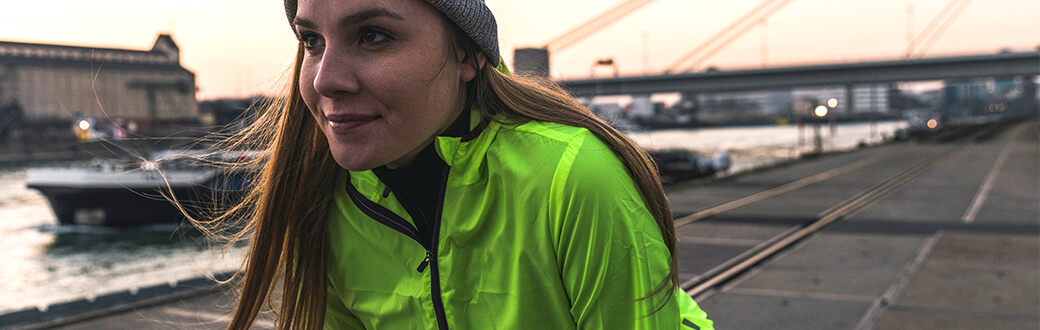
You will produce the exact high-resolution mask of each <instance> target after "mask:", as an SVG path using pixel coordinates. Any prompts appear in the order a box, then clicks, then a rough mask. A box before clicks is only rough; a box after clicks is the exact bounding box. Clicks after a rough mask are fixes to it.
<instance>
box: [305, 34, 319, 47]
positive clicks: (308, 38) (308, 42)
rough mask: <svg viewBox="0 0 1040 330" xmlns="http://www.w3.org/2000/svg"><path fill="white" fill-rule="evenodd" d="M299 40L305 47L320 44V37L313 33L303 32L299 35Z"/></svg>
mask: <svg viewBox="0 0 1040 330" xmlns="http://www.w3.org/2000/svg"><path fill="white" fill-rule="evenodd" d="M300 42H302V43H303V47H304V48H306V49H314V47H318V46H320V45H321V39H319V38H318V36H316V35H313V34H304V35H301V36H300Z"/></svg>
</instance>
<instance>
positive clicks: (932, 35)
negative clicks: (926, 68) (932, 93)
mask: <svg viewBox="0 0 1040 330" xmlns="http://www.w3.org/2000/svg"><path fill="white" fill-rule="evenodd" d="M970 3H971V0H950V2H948V3H946V6H944V7H943V8H942V9H941V10H939V13H938V14H936V15H935V17H934V18H932V21H931V22H928V26H925V28H924V30H921V34H919V35H917V37H916V38H913V39H912V40H911V41H910V42H909V45H908V46H907V50H906V58H907V59H910V58H911V57H916V58H922V57H924V54H925V53H927V52H928V50H929V49H931V48H932V44H934V43H935V41H937V40H939V37H941V36H942V35H943V33H945V32H946V29H947V28H949V27H950V24H952V23H953V21H955V20H957V17H958V16H960V14H961V13H962V12H964V9H965V8H968V4H970ZM922 40H923V42H921V41H922ZM912 45H920V47H919V48H915V47H913V46H912ZM915 53H917V54H918V55H917V56H914V54H915Z"/></svg>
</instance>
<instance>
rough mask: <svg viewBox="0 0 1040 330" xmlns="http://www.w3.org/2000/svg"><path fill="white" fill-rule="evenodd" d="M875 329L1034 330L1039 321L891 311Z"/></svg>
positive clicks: (882, 317)
mask: <svg viewBox="0 0 1040 330" xmlns="http://www.w3.org/2000/svg"><path fill="white" fill-rule="evenodd" d="M874 328H875V329H907V330H931V329H936V330H940V329H942V330H945V329H1001V330H1036V329H1038V328H1040V319H1032V320H1029V319H1020V318H1008V317H1006V316H989V315H978V314H968V313H950V312H948V311H938V312H936V311H922V310H914V311H900V310H890V311H888V312H886V313H885V314H883V315H882V316H881V318H880V319H879V320H878V321H877V323H875V327H874Z"/></svg>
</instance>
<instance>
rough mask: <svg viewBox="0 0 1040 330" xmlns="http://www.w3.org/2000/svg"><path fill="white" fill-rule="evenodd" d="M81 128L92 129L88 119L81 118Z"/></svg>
mask: <svg viewBox="0 0 1040 330" xmlns="http://www.w3.org/2000/svg"><path fill="white" fill-rule="evenodd" d="M79 129H81V130H84V131H86V130H88V129H90V122H89V121H86V120H80V121H79Z"/></svg>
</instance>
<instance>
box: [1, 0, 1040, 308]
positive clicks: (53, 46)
mask: <svg viewBox="0 0 1040 330" xmlns="http://www.w3.org/2000/svg"><path fill="white" fill-rule="evenodd" d="M487 5H488V6H489V7H490V8H491V10H492V11H493V12H494V13H495V14H496V18H497V21H498V26H499V39H500V46H501V49H502V56H503V59H504V61H505V63H506V64H507V65H509V66H510V68H511V69H512V70H514V71H516V72H518V73H520V74H525V75H532V76H539V77H547V78H549V79H552V80H553V81H555V82H557V83H559V84H560V85H561V86H563V87H564V88H566V89H568V90H569V91H571V92H572V94H573V95H574V96H575V97H576V98H577V99H578V100H580V101H581V102H583V103H585V104H587V105H588V106H589V107H590V108H591V109H592V110H593V111H594V112H595V113H596V114H597V115H599V116H601V117H602V118H604V119H607V120H608V121H610V122H612V123H614V124H615V126H616V127H617V128H619V129H621V130H622V131H624V132H626V134H628V135H629V136H630V137H631V138H633V139H634V140H635V141H636V142H637V143H639V144H640V145H642V146H644V147H645V148H647V149H648V150H650V151H652V152H653V153H654V156H655V158H656V159H657V161H658V163H659V164H662V166H664V164H669V163H686V165H690V164H693V165H692V167H691V166H686V167H682V166H680V169H676V170H674V171H671V170H665V169H663V168H662V174H663V175H665V179H666V181H667V183H669V184H674V183H678V182H682V181H686V180H690V179H696V178H701V177H716V178H717V177H724V176H728V175H734V174H738V173H742V172H747V171H750V170H755V169H761V168H766V167H769V166H772V165H775V164H780V163H783V162H786V161H790V160H793V159H800V158H803V157H806V156H807V155H818V154H820V153H828V152H841V151H847V150H853V149H856V148H862V147H867V146H873V145H879V144H885V143H889V142H893V141H900V140H907V139H911V138H913V137H914V136H915V135H918V134H930V133H934V132H936V131H938V130H941V129H943V128H945V127H963V126H966V125H975V124H981V123H987V122H996V121H1001V120H1006V119H1008V118H1019V117H1031V116H1035V115H1036V114H1037V113H1038V111H1040V110H1038V106H1037V104H1038V98H1037V95H1038V87H1037V84H1038V82H1040V80H1038V77H1037V74H1038V73H1040V72H1037V71H1036V70H1035V69H1034V67H1035V66H1036V65H1037V63H1038V62H1040V60H1038V52H1040V19H1038V17H1040V2H1038V1H1034V0H987V1H970V0H951V1H945V0H879V1H829V0H766V1H762V0H742V1H690V0H657V1H653V0H596V1H593V0H570V1H548V0H526V1H504V0H488V1H487ZM2 6H3V15H2V16H3V19H0V219H2V221H0V244H2V245H3V246H5V248H4V249H3V251H2V252H0V260H4V265H3V267H2V268H0V313H5V312H11V311H18V310H24V309H27V308H30V309H37V310H41V311H45V310H47V308H48V306H51V305H53V304H59V303H62V302H67V301H73V300H78V299H79V300H82V299H86V300H89V301H93V299H96V297H98V296H102V295H105V294H108V293H112V292H117V291H122V290H137V288H143V287H149V286H155V285H170V286H175V284H176V283H177V282H178V281H184V280H188V279H192V278H198V277H205V276H213V274H220V273H223V272H226V271H229V270H234V269H236V267H238V266H239V263H240V262H241V252H242V250H241V249H242V247H241V246H233V247H231V248H230V249H227V250H222V249H221V246H222V245H221V244H219V243H218V242H216V241H213V240H212V239H210V238H207V237H206V236H204V235H201V234H200V233H198V232H197V231H194V230H192V229H191V228H185V227H184V226H181V225H180V222H179V221H178V220H174V221H165V220H162V219H160V218H161V216H159V215H156V214H155V212H158V211H156V209H154V208H149V209H146V210H143V211H142V212H143V213H132V214H129V215H118V214H116V213H117V212H115V211H112V210H111V209H109V207H119V206H104V207H103V206H75V205H73V206H68V205H66V204H61V203H63V202H62V198H65V199H64V201H66V202H67V201H68V199H70V198H73V197H69V196H73V195H75V193H74V192H70V191H69V189H70V188H68V186H67V184H69V182H72V181H74V180H83V181H76V183H75V184H74V185H78V186H77V187H83V186H91V185H103V184H102V183H103V182H108V183H112V182H115V186H116V187H115V188H113V186H106V187H104V189H108V190H107V191H106V192H105V193H109V192H111V190H113V189H115V190H119V187H122V188H126V187H128V186H130V187H137V189H138V190H137V191H136V192H135V193H136V194H137V195H142V194H143V195H149V194H151V195H149V197H151V200H157V199H161V196H157V195H155V194H154V192H152V190H151V189H152V188H150V187H148V186H147V183H148V182H151V181H149V180H154V179H149V177H148V175H147V174H148V173H146V172H147V170H149V169H155V168H156V167H162V166H170V167H168V169H170V171H171V172H170V173H171V175H173V174H172V173H174V169H175V168H176V169H177V170H183V171H184V173H183V177H178V178H176V180H174V181H171V182H174V183H178V182H180V183H184V184H185V185H189V186H190V185H195V186H198V185H205V186H206V187H208V188H213V187H214V185H216V186H219V187H224V188H226V187H227V185H228V184H229V183H228V182H235V178H236V175H237V174H236V173H226V172H215V171H214V170H212V169H208V168H207V169H205V170H200V168H202V167H200V166H193V165H191V164H189V165H183V166H181V167H174V165H169V164H166V163H164V162H166V161H167V159H165V158H161V157H159V158H157V157H156V153H161V152H163V151H165V150H169V149H178V148H185V147H187V146H189V145H191V144H192V143H193V141H194V140H193V139H195V138H197V137H201V136H204V135H205V134H208V133H211V132H213V131H215V130H218V129H222V128H225V129H231V130H234V129H236V128H241V127H244V125H245V123H244V122H242V119H243V118H245V117H244V115H247V114H249V113H250V105H251V104H253V103H254V102H257V101H258V100H264V99H265V98H270V97H273V96H274V95H276V94H277V93H278V92H279V91H280V90H281V87H282V86H283V85H284V78H285V73H286V71H287V70H288V69H289V67H290V64H291V62H292V57H293V56H294V53H295V49H296V40H295V38H294V36H293V34H292V32H291V30H290V29H289V26H288V23H287V22H286V19H285V13H284V10H283V7H282V6H281V2H279V1H264V2H258V1H245V0H217V1H200V0H183V1H161V2H157V1H130V0H95V1H58V0H39V1H8V2H6V3H4V4H3V5H2ZM221 157H237V159H242V158H243V157H245V158H248V157H250V155H248V154H246V155H241V154H235V155H221ZM127 159H130V161H127ZM196 160H197V159H196ZM224 160H226V159H224ZM195 165H197V164H195ZM34 169H35V171H36V172H34ZM104 170H107V171H108V172H104ZM48 171H49V172H48ZM75 171H79V172H75ZM70 173H71V174H70ZM97 173H102V174H100V175H99V174H97ZM117 173H118V174H122V176H119V178H116V177H117V175H116V174H117ZM126 173H131V174H134V173H137V174H139V175H140V177H133V178H127V177H128V175H126ZM178 175H180V174H178ZM171 177H172V176H171ZM229 179H230V180H229ZM119 180H128V181H119ZM177 180H180V181H177ZM215 182H217V183H215ZM62 184H66V186H62ZM237 184H241V182H239V183H237ZM134 185H138V186H134ZM239 188H241V187H239ZM217 190H219V189H217ZM232 190H233V189H232ZM141 191H144V192H145V193H141ZM80 193H83V194H94V195H92V196H99V195H97V194H101V193H102V192H96V191H91V192H80ZM210 193H212V192H210ZM185 194H191V192H185ZM205 196H209V195H205ZM78 198H79V199H78V200H82V199H84V198H83V197H78ZM107 198H110V199H113V198H116V197H107ZM119 198H122V197H119ZM120 203H124V205H125V203H131V204H132V203H134V202H126V201H122V202H120ZM59 204H61V205H65V206H61V205H59ZM99 205H100V204H99ZM62 207H64V209H63V208H62ZM145 208H148V207H145ZM149 212H151V213H149ZM118 217H122V218H120V220H119V221H122V222H118V223H116V222H115V221H116V220H115V219H117V218H118ZM153 218H154V219H153ZM127 219H129V220H127ZM113 224H115V225H113Z"/></svg>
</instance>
